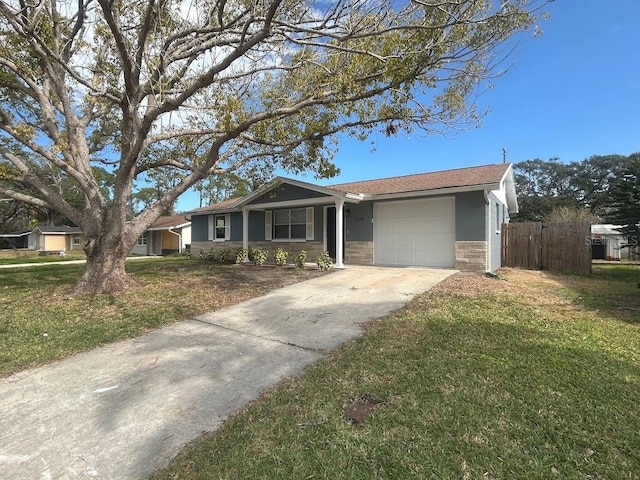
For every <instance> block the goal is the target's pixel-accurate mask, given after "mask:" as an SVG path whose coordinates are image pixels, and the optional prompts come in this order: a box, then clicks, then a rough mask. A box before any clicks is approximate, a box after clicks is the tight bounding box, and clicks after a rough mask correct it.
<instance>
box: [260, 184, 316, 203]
mask: <svg viewBox="0 0 640 480" xmlns="http://www.w3.org/2000/svg"><path fill="white" fill-rule="evenodd" d="M320 197H328V195H325V194H324V193H320V192H315V191H313V190H308V189H306V188H302V187H298V186H296V185H289V184H286V183H285V184H282V185H278V186H277V187H274V188H272V189H271V190H269V191H268V192H267V193H265V194H264V195H261V196H260V197H258V198H256V199H255V200H252V201H251V202H249V205H252V204H260V203H272V202H286V201H289V200H304V199H305V198H320Z"/></svg>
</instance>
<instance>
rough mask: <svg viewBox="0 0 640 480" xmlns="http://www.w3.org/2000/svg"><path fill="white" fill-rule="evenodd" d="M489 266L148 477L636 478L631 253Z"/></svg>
mask: <svg viewBox="0 0 640 480" xmlns="http://www.w3.org/2000/svg"><path fill="white" fill-rule="evenodd" d="M503 275H504V278H505V279H506V281H502V280H494V279H488V278H485V277H481V276H477V275H464V274H458V275H456V276H454V277H451V278H449V279H448V280H446V281H445V282H443V283H442V284H441V285H439V286H438V287H436V288H434V289H433V290H431V291H430V292H428V293H426V294H424V295H422V296H420V297H418V298H416V299H415V300H414V301H413V302H411V303H410V305H408V306H407V307H406V308H405V309H402V310H400V311H398V312H396V313H395V314H392V315H390V316H387V317H385V318H383V319H381V320H379V321H376V322H373V323H372V324H371V325H370V326H369V331H368V332H367V333H366V334H365V335H364V336H362V337H360V338H358V339H356V340H355V341H353V342H350V343H348V344H346V345H344V346H343V347H341V348H340V349H338V350H337V351H335V352H334V353H332V354H330V355H329V356H327V357H326V358H325V359H323V360H322V361H321V362H319V363H317V364H315V365H313V366H311V367H310V368H308V369H307V370H306V371H305V372H304V374H303V375H302V376H300V377H296V378H291V379H288V380H286V381H284V382H283V383H282V384H280V385H279V386H278V387H276V388H274V389H273V390H272V391H270V392H266V393H265V395H264V396H263V398H262V399H260V400H259V401H256V402H254V403H253V404H251V405H250V406H248V407H247V408H246V409H244V410H243V411H241V412H238V413H237V414H236V415H235V416H233V417H232V418H231V419H230V420H228V421H227V422H226V423H225V424H224V425H223V427H222V428H221V429H220V430H219V431H217V432H215V433H213V434H207V435H205V436H203V437H202V438H201V439H199V440H197V441H195V442H193V443H192V444H191V445H189V446H187V447H186V448H185V449H184V451H183V452H182V453H181V454H180V455H179V456H178V458H177V459H176V460H175V461H174V462H173V463H172V464H171V465H170V466H169V467H168V468H167V469H165V470H163V471H159V472H156V473H155V474H154V475H152V476H151V477H150V478H151V479H153V480H166V479H177V478H179V479H245V478H252V479H256V478H263V479H279V478H281V479H294V478H296V479H297V478H331V479H335V478H345V479H371V478H388V479H399V478H421V479H422V478H434V479H533V478H535V479H586V478H594V479H637V478H640V477H639V475H640V474H639V472H640V435H638V432H639V431H640V409H639V408H638V401H639V399H640V397H639V392H640V331H639V329H640V323H639V322H640V314H639V312H640V300H639V296H638V290H637V286H636V284H637V283H638V282H639V281H640V270H639V267H638V266H625V265H612V266H610V265H602V266H596V267H594V275H592V276H591V277H579V276H572V275H553V274H549V273H543V272H531V271H519V270H511V269H506V270H504V271H503ZM360 404H367V405H370V408H371V409H370V411H368V410H367V411H365V413H364V415H363V417H362V418H361V420H362V422H360V423H359V424H357V425H356V424H354V423H353V422H352V421H349V420H348V419H347V417H349V412H351V411H352V409H353V408H354V405H355V406H356V407H357V405H360ZM367 413H368V415H367Z"/></svg>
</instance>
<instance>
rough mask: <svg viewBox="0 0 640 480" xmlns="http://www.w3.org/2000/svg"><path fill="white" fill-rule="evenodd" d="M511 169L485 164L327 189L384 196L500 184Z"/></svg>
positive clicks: (506, 164)
mask: <svg viewBox="0 0 640 480" xmlns="http://www.w3.org/2000/svg"><path fill="white" fill-rule="evenodd" d="M508 168H509V164H508V163H502V164H496V165H483V166H479V167H467V168H459V169H455V170H442V171H439V172H431V173H419V174H415V175H404V176H401V177H390V178H381V179H376V180H365V181H362V182H351V183H340V184H337V185H329V186H328V187H327V188H330V189H332V190H337V191H339V192H344V193H364V194H370V195H384V194H391V193H405V192H417V191H422V190H437V189H442V188H454V187H469V186H474V185H486V184H492V183H499V182H500V180H502V177H503V176H504V174H505V172H506V171H507V169H508Z"/></svg>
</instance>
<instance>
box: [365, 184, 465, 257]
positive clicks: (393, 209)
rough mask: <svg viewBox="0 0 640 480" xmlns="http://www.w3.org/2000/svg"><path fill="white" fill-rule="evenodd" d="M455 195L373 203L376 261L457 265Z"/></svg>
mask: <svg viewBox="0 0 640 480" xmlns="http://www.w3.org/2000/svg"><path fill="white" fill-rule="evenodd" d="M454 215H455V203H454V199H453V197H448V198H439V199H422V200H416V201H401V202H386V203H379V204H375V205H374V263H376V264H379V265H402V266H409V265H416V266H433V267H449V268H452V267H453V266H454V264H455V253H454V248H455V216H454Z"/></svg>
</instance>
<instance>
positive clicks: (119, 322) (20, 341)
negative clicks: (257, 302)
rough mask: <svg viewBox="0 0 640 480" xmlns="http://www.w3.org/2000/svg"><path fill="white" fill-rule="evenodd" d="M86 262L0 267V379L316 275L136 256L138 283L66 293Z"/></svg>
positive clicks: (134, 266)
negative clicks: (112, 290)
mask: <svg viewBox="0 0 640 480" xmlns="http://www.w3.org/2000/svg"><path fill="white" fill-rule="evenodd" d="M83 269H84V265H73V264H70V265H65V264H57V265H47V266H43V265H40V266H33V267H25V268H7V269H0V376H6V375H8V374H10V373H13V372H15V371H18V370H21V369H24V368H27V367H31V366H36V365H42V364H45V363H48V362H51V361H53V360H58V359H61V358H64V357H67V356H69V355H72V354H73V353H76V352H79V351H83V350H89V349H91V348H94V347H96V346H98V345H102V344H105V343H109V342H114V341H117V340H122V339H125V338H130V337H134V336H136V335H140V334H142V333H144V332H146V331H149V330H152V329H154V328H157V327H160V326H162V325H165V324H167V323H170V322H173V321H177V320H183V319H185V318H189V317H191V316H194V315H199V314H201V313H205V312H209V311H214V310H217V309H219V308H222V307H225V306H228V305H232V304H234V303H238V302H241V301H243V300H247V299H249V298H252V297H255V296H258V295H262V294H264V293H266V292H268V291H269V290H272V289H274V288H278V287H281V286H284V285H288V284H291V283H295V282H298V281H300V280H304V279H305V278H309V277H311V276H315V275H318V274H321V272H318V271H317V270H305V271H298V270H295V269H282V268H276V267H253V266H243V265H217V264H214V263H211V262H199V261H195V260H193V261H191V260H187V259H186V258H184V257H167V258H152V259H136V260H135V261H132V262H127V271H128V272H130V273H131V274H132V276H133V277H134V279H135V280H136V281H137V282H138V283H139V285H140V288H137V289H135V290H131V291H129V292H124V293H121V294H118V295H99V296H96V297H81V298H76V299H73V300H69V299H67V298H65V295H66V294H67V293H68V292H69V290H70V289H71V287H72V286H73V284H74V283H75V282H76V280H77V279H78V278H79V277H80V275H81V273H82V271H83Z"/></svg>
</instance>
